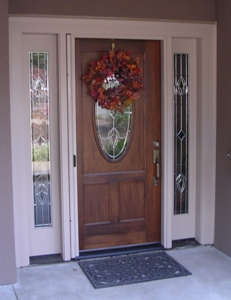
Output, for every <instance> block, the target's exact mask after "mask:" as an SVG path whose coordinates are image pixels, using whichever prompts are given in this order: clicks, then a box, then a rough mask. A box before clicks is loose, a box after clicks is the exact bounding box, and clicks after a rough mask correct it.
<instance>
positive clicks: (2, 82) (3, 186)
mask: <svg viewBox="0 0 231 300" xmlns="http://www.w3.org/2000/svg"><path fill="white" fill-rule="evenodd" d="M0 41H1V46H0V283H1V284H6V283H10V282H14V281H16V270H15V251H14V230H13V193H12V167H11V137H10V94H9V54H8V52H9V47H8V1H7V0H1V1H0Z"/></svg>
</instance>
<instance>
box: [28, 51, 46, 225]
mask: <svg viewBox="0 0 231 300" xmlns="http://www.w3.org/2000/svg"><path fill="white" fill-rule="evenodd" d="M29 58H30V60H29V61H30V102H31V152H32V175H33V192H34V199H33V201H34V226H35V227H49V226H51V195H50V171H51V166H50V128H49V102H50V99H49V81H48V79H49V77H48V52H29Z"/></svg>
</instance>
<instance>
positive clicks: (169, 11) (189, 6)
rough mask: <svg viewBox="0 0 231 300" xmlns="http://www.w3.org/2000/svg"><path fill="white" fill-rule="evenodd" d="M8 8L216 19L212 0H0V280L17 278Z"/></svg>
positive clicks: (30, 12) (65, 13)
mask: <svg viewBox="0 0 231 300" xmlns="http://www.w3.org/2000/svg"><path fill="white" fill-rule="evenodd" d="M226 2H228V0H226ZM8 5H9V6H8ZM8 9H9V10H8ZM8 11H9V13H10V14H11V15H47V16H84V17H86V16H91V17H92V16H93V17H115V18H143V19H158V20H184V21H187V20H188V21H200V22H201V21H202V22H203V21H205V22H209V21H215V20H216V14H215V0H187V1H185V0H174V1H173V0H135V1H134V0H112V1H108V0H97V1H95V0H84V1H83V0H65V1H64V0H57V1H47V0H40V1H37V0H10V1H7V0H1V1H0V41H1V47H0V57H1V59H0V70H1V72H0V284H5V283H9V282H14V281H15V280H16V271H15V258H14V231H13V199H12V197H13V196H12V169H11V144H10V103H9V64H8V55H9V54H8Z"/></svg>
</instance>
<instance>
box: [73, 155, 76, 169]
mask: <svg viewBox="0 0 231 300" xmlns="http://www.w3.org/2000/svg"><path fill="white" fill-rule="evenodd" d="M73 166H74V167H76V155H75V154H74V155H73Z"/></svg>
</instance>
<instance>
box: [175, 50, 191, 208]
mask: <svg viewBox="0 0 231 300" xmlns="http://www.w3.org/2000/svg"><path fill="white" fill-rule="evenodd" d="M188 60H189V57H188V54H175V55H174V110H175V112H174V118H175V126H174V147H175V149H174V159H175V163H174V180H175V184H174V214H184V213H188V206H189V203H188V118H189V116H188V114H189V112H188V101H189V84H188V81H189V72H188Z"/></svg>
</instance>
